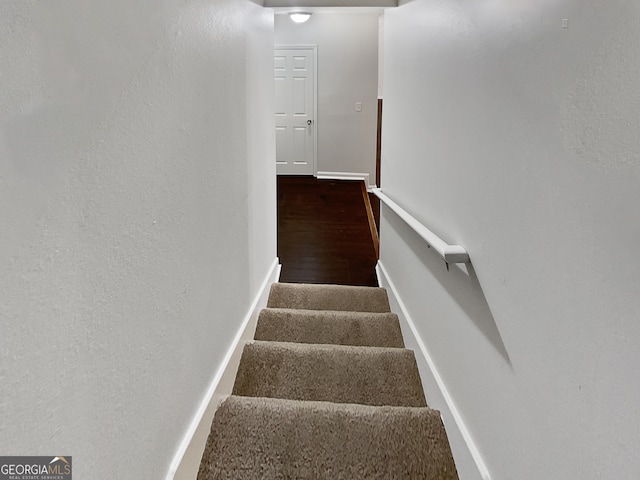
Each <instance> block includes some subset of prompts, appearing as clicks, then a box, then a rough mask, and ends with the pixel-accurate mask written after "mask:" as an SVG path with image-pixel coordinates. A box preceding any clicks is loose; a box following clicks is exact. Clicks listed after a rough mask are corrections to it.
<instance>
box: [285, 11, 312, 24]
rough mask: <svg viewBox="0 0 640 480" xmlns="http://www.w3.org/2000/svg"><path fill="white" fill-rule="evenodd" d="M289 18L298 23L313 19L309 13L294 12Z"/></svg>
mask: <svg viewBox="0 0 640 480" xmlns="http://www.w3.org/2000/svg"><path fill="white" fill-rule="evenodd" d="M289 18H291V20H293V21H294V22H296V23H304V22H306V21H307V20H309V19H310V18H311V13H309V12H293V13H290V14H289Z"/></svg>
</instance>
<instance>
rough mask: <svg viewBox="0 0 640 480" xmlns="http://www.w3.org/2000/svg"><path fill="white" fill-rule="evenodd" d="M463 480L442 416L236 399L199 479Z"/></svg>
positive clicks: (217, 427)
mask: <svg viewBox="0 0 640 480" xmlns="http://www.w3.org/2000/svg"><path fill="white" fill-rule="evenodd" d="M212 478H228V479H244V478H262V479H276V478H298V479H311V478H313V479H352V478H380V479H382V478H384V479H387V478H395V479H410V478H422V479H427V480H455V479H457V478H458V476H457V473H456V469H455V465H454V462H453V458H452V456H451V451H450V448H449V444H448V441H447V437H446V432H445V430H444V427H443V425H442V421H441V419H440V415H439V412H437V411H435V410H432V409H430V408H426V407H425V408H413V407H372V406H365V405H353V404H335V403H329V402H309V401H306V402H301V401H295V400H281V399H270V398H249V397H239V396H231V397H229V398H228V399H227V400H226V401H225V402H223V403H222V405H221V407H220V408H219V409H218V411H217V412H216V415H215V419H214V422H213V425H212V431H211V434H210V436H209V439H208V441H207V446H206V448H205V451H204V455H203V461H202V463H201V466H200V471H199V473H198V480H206V479H212Z"/></svg>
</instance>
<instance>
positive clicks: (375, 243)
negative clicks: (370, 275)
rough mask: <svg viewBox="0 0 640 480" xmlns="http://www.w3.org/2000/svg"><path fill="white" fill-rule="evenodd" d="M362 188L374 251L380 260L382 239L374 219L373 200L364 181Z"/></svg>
mask: <svg viewBox="0 0 640 480" xmlns="http://www.w3.org/2000/svg"><path fill="white" fill-rule="evenodd" d="M360 185H361V186H362V198H363V200H364V206H365V209H366V210H367V218H368V219H369V230H371V239H372V240H373V249H374V250H375V251H376V258H378V259H379V258H380V237H378V229H377V228H376V220H375V218H374V217H373V209H372V208H371V200H370V199H369V191H368V190H367V186H366V185H365V182H364V181H363V182H362V183H361V184H360Z"/></svg>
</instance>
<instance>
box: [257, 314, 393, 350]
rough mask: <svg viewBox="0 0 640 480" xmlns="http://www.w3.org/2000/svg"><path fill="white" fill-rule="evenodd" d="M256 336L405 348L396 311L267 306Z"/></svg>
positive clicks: (260, 337)
mask: <svg viewBox="0 0 640 480" xmlns="http://www.w3.org/2000/svg"><path fill="white" fill-rule="evenodd" d="M255 339H256V340H268V341H280V342H298V343H323V344H336V345H361V346H377V347H397V348H403V347H404V341H403V339H402V331H401V330H400V322H399V321H398V316H397V315H396V314H395V313H377V312H345V311H334V310H303V309H290V308H265V309H263V310H262V311H261V312H260V315H259V317H258V325H257V327H256V333H255Z"/></svg>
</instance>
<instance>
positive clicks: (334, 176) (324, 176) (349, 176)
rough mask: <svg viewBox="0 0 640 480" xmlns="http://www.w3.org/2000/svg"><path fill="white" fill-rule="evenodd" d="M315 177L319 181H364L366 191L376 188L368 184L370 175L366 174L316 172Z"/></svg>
mask: <svg viewBox="0 0 640 480" xmlns="http://www.w3.org/2000/svg"><path fill="white" fill-rule="evenodd" d="M316 177H317V178H319V179H320V180H364V184H365V185H366V186H367V190H371V189H372V188H375V187H376V185H375V184H374V185H371V183H369V177H370V175H369V174H368V173H353V172H318V173H317V175H316Z"/></svg>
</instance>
